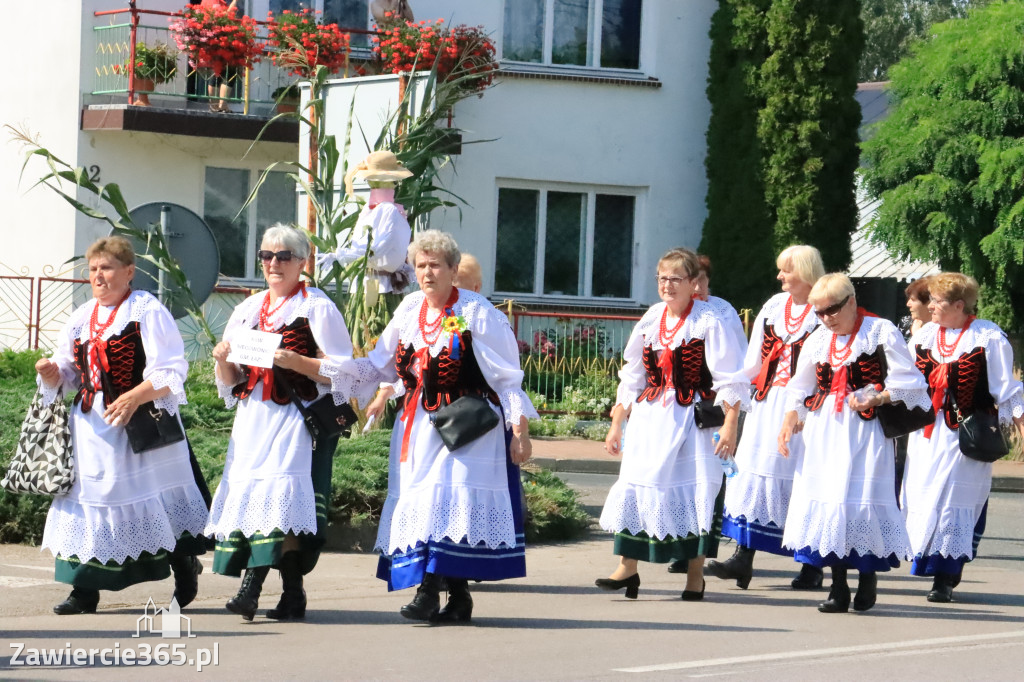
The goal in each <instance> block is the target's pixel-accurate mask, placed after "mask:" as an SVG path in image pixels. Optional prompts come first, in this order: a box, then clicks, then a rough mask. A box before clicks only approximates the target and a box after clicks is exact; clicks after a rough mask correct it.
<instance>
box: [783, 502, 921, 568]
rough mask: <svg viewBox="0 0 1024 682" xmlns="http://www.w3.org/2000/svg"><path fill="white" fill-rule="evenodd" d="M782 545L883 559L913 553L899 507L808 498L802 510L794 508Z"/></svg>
mask: <svg viewBox="0 0 1024 682" xmlns="http://www.w3.org/2000/svg"><path fill="white" fill-rule="evenodd" d="M790 512H791V514H790V515H788V516H787V518H786V530H785V533H784V535H783V540H782V544H783V545H784V546H785V547H788V548H789V549H793V550H797V549H803V548H805V547H810V548H811V550H813V551H817V552H818V553H819V554H821V555H822V556H826V555H828V554H829V553H833V552H834V553H835V554H836V555H837V556H840V557H845V556H849V555H850V554H851V552H852V551H853V550H857V553H858V554H859V555H861V556H864V555H865V554H868V553H870V554H873V555H875V556H876V557H880V558H884V557H888V556H890V555H892V554H895V555H896V556H897V557H899V558H909V557H910V556H911V549H910V539H909V538H908V537H907V529H906V526H905V525H904V522H903V515H902V514H901V512H900V510H899V508H897V506H896V502H895V498H894V499H893V504H892V505H891V506H882V505H860V504H852V503H851V504H829V503H825V502H817V501H807V503H806V507H805V508H803V509H797V508H791V509H790Z"/></svg>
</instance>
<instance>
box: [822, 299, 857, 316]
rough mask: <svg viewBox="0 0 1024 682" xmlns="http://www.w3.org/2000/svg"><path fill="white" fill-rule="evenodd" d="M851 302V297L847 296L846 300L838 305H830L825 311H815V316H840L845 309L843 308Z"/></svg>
mask: <svg viewBox="0 0 1024 682" xmlns="http://www.w3.org/2000/svg"><path fill="white" fill-rule="evenodd" d="M849 300H850V297H849V296H847V297H846V298H844V299H843V300H841V301H840V302H839V303H836V304H835V305H830V306H829V307H827V308H825V309H823V310H815V311H814V314H815V315H817V316H818V317H832V316H833V315H838V314H839V311H840V310H842V309H843V306H844V305H846V302H847V301H849Z"/></svg>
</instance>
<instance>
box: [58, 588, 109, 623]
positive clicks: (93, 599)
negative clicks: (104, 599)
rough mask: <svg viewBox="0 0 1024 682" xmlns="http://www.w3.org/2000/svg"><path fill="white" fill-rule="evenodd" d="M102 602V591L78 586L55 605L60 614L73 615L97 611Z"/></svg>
mask: <svg viewBox="0 0 1024 682" xmlns="http://www.w3.org/2000/svg"><path fill="white" fill-rule="evenodd" d="M99 603H100V591H99V590H89V589H86V588H83V587H76V588H74V589H73V590H71V594H69V595H68V598H67V599H65V600H64V601H62V602H61V603H59V604H57V605H56V606H54V607H53V612H54V613H56V614H57V615H58V616H73V615H77V614H79V613H96V606H97V605H99Z"/></svg>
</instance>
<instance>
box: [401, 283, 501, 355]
mask: <svg viewBox="0 0 1024 682" xmlns="http://www.w3.org/2000/svg"><path fill="white" fill-rule="evenodd" d="M424 298H425V294H424V293H423V292H422V291H416V292H413V293H411V294H409V295H408V296H406V297H405V299H404V300H403V301H402V303H401V305H399V307H398V309H397V310H395V317H396V318H397V319H399V320H401V321H402V326H401V328H400V330H399V333H398V338H399V339H401V340H400V343H401V345H403V346H408V345H409V344H410V343H412V347H413V350H420V349H421V348H424V347H426V345H427V342H426V341H424V340H423V334H420V318H419V309H420V306H421V305H422V304H423V299H424ZM493 308H494V306H493V305H491V302H490V301H488V300H487V299H486V298H484V297H483V296H481V295H480V294H478V293H476V292H473V291H468V290H466V289H459V300H457V301H456V302H455V305H453V306H452V312H453V313H455V315H456V317H464V318H466V326H467V327H468V329H469V330H470V331H472V330H473V329H474V328H478V327H479V326H480V322H478V320H479V318H482V317H485V316H487V314H488V312H489V311H490V310H493ZM509 329H511V326H509ZM449 336H450V335H449V334H448V333H447V332H441V333H440V334H438V336H437V339H435V341H434V343H432V344H430V355H431V357H435V358H436V357H437V355H438V353H440V352H441V350H442V349H444V348H447V347H448V342H449Z"/></svg>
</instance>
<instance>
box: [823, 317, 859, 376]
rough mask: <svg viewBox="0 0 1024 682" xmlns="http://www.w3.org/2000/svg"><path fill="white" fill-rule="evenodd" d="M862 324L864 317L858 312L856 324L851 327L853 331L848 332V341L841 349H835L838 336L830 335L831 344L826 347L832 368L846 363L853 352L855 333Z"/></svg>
mask: <svg viewBox="0 0 1024 682" xmlns="http://www.w3.org/2000/svg"><path fill="white" fill-rule="evenodd" d="M863 322H864V315H863V313H860V312H858V313H857V324H855V325H854V326H853V331H852V332H850V338H849V340H848V341H847V342H846V345H845V346H843V347H842V348H841V349H839V348H836V339H838V338H839V335H838V334H835V333H833V334H832V342H831V343H830V344H829V347H828V359H829V362H830V363H831V364H832V366H833V367H838V366H839V365H841V364H843V363H844V362H846V360H847V359H848V358H849V357H850V353H852V352H853V340H854V339H855V338H857V332H859V331H860V325H861V324H862V323H863Z"/></svg>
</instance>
